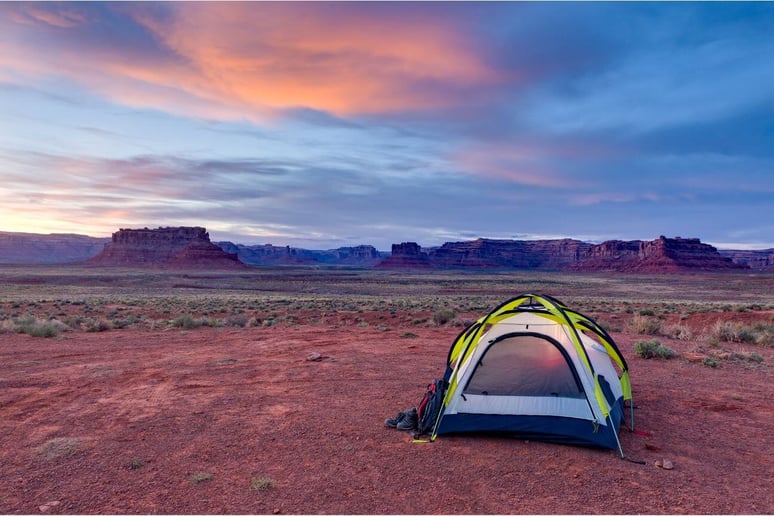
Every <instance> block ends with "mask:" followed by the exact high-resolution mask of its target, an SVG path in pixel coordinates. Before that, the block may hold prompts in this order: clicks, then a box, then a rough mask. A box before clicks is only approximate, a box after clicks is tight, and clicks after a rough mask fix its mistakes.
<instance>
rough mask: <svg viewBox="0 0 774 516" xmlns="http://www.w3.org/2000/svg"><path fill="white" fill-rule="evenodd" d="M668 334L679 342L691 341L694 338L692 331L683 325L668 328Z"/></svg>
mask: <svg viewBox="0 0 774 516" xmlns="http://www.w3.org/2000/svg"><path fill="white" fill-rule="evenodd" d="M666 334H667V335H669V336H670V337H672V338H673V339H677V340H691V339H692V338H693V333H692V332H691V329H690V328H689V327H687V326H683V325H682V324H675V325H673V326H670V327H668V328H667V329H666Z"/></svg>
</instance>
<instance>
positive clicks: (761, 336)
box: [752, 323, 774, 346]
mask: <svg viewBox="0 0 774 516" xmlns="http://www.w3.org/2000/svg"><path fill="white" fill-rule="evenodd" d="M752 331H753V334H754V335H755V344H757V345H759V346H774V324H765V323H758V324H756V325H754V326H753V328H752Z"/></svg>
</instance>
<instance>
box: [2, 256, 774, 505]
mask: <svg viewBox="0 0 774 516" xmlns="http://www.w3.org/2000/svg"><path fill="white" fill-rule="evenodd" d="M5 274H6V275H5V276H3V277H2V278H0V294H1V295H0V301H2V302H3V303H4V304H3V305H2V307H0V308H2V310H3V314H2V317H0V319H4V321H2V322H3V324H5V325H6V326H5V329H6V331H5V332H0V466H1V469H0V472H1V475H2V476H1V478H0V513H15V514H19V513H25V514H41V513H47V514H73V513H80V514H104V513H129V514H137V513H148V514H157V513H165V514H170V513H175V514H190V513H195V514H203V513H269V514H272V513H277V514H279V513H281V514H288V513H318V514H319V513H329V514H330V513H339V514H352V513H360V514H364V513H365V514H371V513H373V514H376V513H379V514H384V513H392V514H396V513H399V514H405V513H500V514H503V513H529V514H543V513H559V514H573V513H702V514H717V513H755V514H771V513H774V488H772V485H774V460H773V459H772V444H771V442H772V435H774V433H773V432H772V428H773V427H772V421H774V403H772V398H774V382H772V364H774V348H772V347H771V346H761V345H754V344H743V343H726V342H723V343H722V344H721V345H719V346H711V345H709V344H708V343H707V341H706V340H705V339H703V337H701V336H702V335H703V334H704V333H705V332H706V330H707V329H708V328H710V327H711V326H712V325H713V324H715V323H716V321H718V320H723V321H732V322H735V323H740V324H749V325H752V324H755V323H763V324H767V325H770V324H771V323H772V320H773V318H774V312H772V311H771V307H772V306H774V303H772V297H771V292H772V291H771V288H772V286H773V285H774V281H772V279H773V278H770V277H768V276H767V277H765V278H760V277H757V276H756V277H748V276H740V277H739V278H736V277H731V276H729V277H723V278H721V279H723V281H722V282H718V281H717V278H715V277H713V278H712V279H711V280H710V281H707V280H706V279H704V278H692V277H685V278H682V279H680V278H677V277H664V278H661V277H654V278H646V280H642V281H640V280H638V282H637V283H635V284H634V287H631V286H630V285H631V284H632V280H628V279H625V280H624V279H622V277H618V276H616V277H611V278H602V279H600V278H597V277H588V278H586V277H582V278H580V277H578V278H580V279H577V278H576V277H575V276H573V277H571V278H570V280H569V281H572V282H573V285H572V288H566V290H567V291H571V290H572V291H577V290H578V289H581V291H582V292H583V295H584V296H588V295H595V296H600V297H599V299H601V300H605V301H606V304H605V305H604V306H605V307H606V308H605V310H608V312H605V313H599V314H597V313H594V312H589V311H586V313H588V314H589V315H591V316H592V317H594V318H596V319H597V320H598V321H602V320H607V321H608V322H610V321H611V320H612V321H613V323H612V324H611V326H614V328H611V333H612V335H613V337H614V338H615V340H616V342H617V343H618V345H619V347H620V348H621V350H622V352H623V354H624V355H625V357H626V359H627V361H628V362H629V366H630V370H631V377H632V384H633V392H634V402H635V405H636V407H637V408H636V410H635V413H636V418H635V423H636V430H637V432H636V433H632V432H630V431H628V430H627V429H624V428H622V430H621V432H620V439H621V442H622V445H623V449H624V451H625V452H626V454H627V456H628V457H630V458H631V459H633V460H635V461H643V462H645V464H639V463H636V462H631V461H627V460H622V459H620V458H619V456H618V453H617V452H616V451H610V450H599V449H590V448H582V447H574V446H567V445H558V444H548V443H541V442H534V441H525V440H523V439H518V438H507V437H495V436H485V435H464V436H453V437H447V436H441V437H439V438H438V439H437V440H436V441H435V442H433V443H414V442H412V437H411V436H410V435H409V434H408V433H406V432H400V431H398V430H394V429H389V428H386V427H385V426H384V424H383V422H384V419H385V418H387V417H390V416H393V415H394V414H395V413H396V412H398V411H400V410H403V409H406V408H409V407H411V406H413V405H415V404H416V403H417V402H418V401H419V399H420V398H421V396H422V394H423V392H424V388H425V386H426V384H427V383H428V382H429V381H431V380H432V379H433V378H434V377H439V376H440V375H441V374H442V373H443V370H444V366H445V364H444V361H445V358H446V354H447V352H448V348H449V345H450V344H451V342H452V340H453V339H454V337H455V336H456V335H457V334H458V333H459V332H460V331H461V329H462V328H461V326H460V325H459V324H452V323H446V324H443V325H440V326H438V325H433V324H430V321H432V315H433V311H432V309H428V311H427V312H426V313H424V314H417V312H416V310H413V309H407V310H400V309H399V308H396V307H399V306H400V305H406V304H408V301H407V300H411V299H414V298H412V297H410V296H408V297H396V300H397V301H396V302H394V303H392V304H389V303H388V304H389V306H391V309H378V308H375V306H378V303H381V301H380V300H377V301H374V298H370V297H367V296H366V297H362V298H359V297H358V296H359V295H360V294H357V295H355V294H353V293H352V292H355V291H357V292H360V291H361V290H363V289H365V288H366V287H368V288H369V289H371V290H369V291H368V292H376V293H381V292H383V291H392V290H396V291H399V292H407V290H406V289H407V288H409V287H410V289H415V290H417V291H423V292H424V291H428V292H430V294H432V295H439V296H441V295H444V294H443V293H440V292H439V291H435V292H434V291H432V290H431V289H433V288H436V289H441V288H448V289H449V290H450V292H453V293H454V295H459V296H461V298H462V301H460V302H464V300H465V299H467V297H466V296H467V295H468V294H467V293H466V292H463V291H462V290H461V289H460V288H458V284H460V282H464V281H468V282H469V284H470V285H471V286H476V288H481V290H482V291H483V290H484V288H483V287H480V285H479V283H480V280H479V279H478V278H476V277H473V276H470V277H468V276H461V277H460V278H457V277H455V278H454V281H453V282H451V281H450V282H448V283H445V282H442V281H440V280H439V279H438V278H436V277H429V278H427V279H426V280H425V281H424V283H419V282H420V280H421V279H422V278H421V277H419V276H411V277H408V278H399V277H396V278H392V276H389V277H388V276H381V275H376V276H374V277H375V278H376V279H377V280H378V283H376V284H375V287H373V288H372V287H370V286H368V285H365V286H363V284H362V281H363V279H362V278H361V277H353V278H351V279H347V278H348V276H347V277H344V276H342V277H340V278H339V277H338V276H337V278H338V279H336V281H337V283H335V284H330V283H325V284H323V283H314V282H312V283H310V279H309V276H308V274H305V275H302V276H299V277H298V278H297V279H294V278H293V277H290V276H288V275H287V273H285V272H284V271H282V272H280V273H277V278H276V280H274V279H272V278H271V277H268V276H265V275H264V276H260V277H259V278H258V280H255V285H256V286H252V285H249V288H250V289H252V290H246V291H244V292H245V293H244V295H245V296H255V295H256V294H255V293H257V292H261V291H260V290H259V288H262V289H267V288H268V286H271V288H275V286H276V288H277V289H284V288H288V285H297V292H309V294H306V293H304V294H303V295H304V296H308V295H317V294H314V292H335V295H336V296H349V297H346V299H345V298H341V299H344V301H346V303H343V304H345V305H346V304H351V305H352V306H351V307H350V308H344V309H342V308H341V306H339V308H337V309H335V310H331V309H326V310H322V309H320V311H319V312H318V313H309V312H301V313H298V312H296V313H295V318H294V319H285V320H282V319H281V318H278V319H277V324H274V325H271V326H265V325H264V326H255V327H250V326H247V327H234V326H224V327H200V328H196V329H190V330H186V329H181V328H174V327H171V326H169V325H160V326H158V327H154V326H148V327H136V328H135V327H127V328H123V329H111V330H108V331H96V332H89V331H85V330H83V329H81V330H78V331H67V332H62V333H61V334H59V336H57V337H54V338H41V337H32V336H30V335H27V334H22V333H15V332H12V331H8V330H7V328H8V325H9V322H10V320H11V319H10V317H16V316H21V315H22V314H23V313H25V312H27V311H30V312H32V311H35V310H40V311H41V313H40V314H38V316H40V317H42V316H43V315H44V313H46V312H47V311H51V310H52V308H51V307H52V305H51V303H52V301H50V300H51V299H52V296H54V295H56V296H57V297H60V296H64V297H67V298H69V299H73V300H75V299H76V298H79V297H84V296H86V297H88V296H94V295H99V296H102V295H106V294H107V293H112V295H115V296H117V297H118V298H121V296H127V295H129V294H128V293H127V292H129V291H128V290H126V291H124V290H121V289H120V288H119V286H118V283H119V282H118V281H114V278H113V275H114V273H112V272H111V273H110V274H108V273H102V272H100V273H95V275H93V276H88V274H87V273H83V272H71V271H69V270H64V271H59V270H55V271H49V272H46V271H43V272H36V273H35V275H34V276H30V277H28V275H29V272H28V270H27V269H23V270H22V271H21V272H18V273H17V272H13V271H11V272H9V273H5ZM20 274H21V275H20ZM84 274H86V276H83V275H84ZM143 274H144V273H143ZM256 274H258V273H256ZM261 274H263V273H261ZM267 274H268V273H267ZM326 274H327V273H326ZM84 277H85V278H86V280H88V281H89V282H91V283H90V284H88V285H87V286H86V287H82V286H79V285H81V284H82V283H83V281H85V280H84ZM122 278H123V279H121V280H120V281H122V282H123V283H125V284H126V285H128V286H127V287H126V288H132V289H136V291H134V290H133V291H132V292H133V293H132V295H138V296H146V295H149V294H146V291H151V292H152V293H154V292H155V293H154V294H153V295H156V294H158V295H162V296H165V297H163V298H162V299H169V300H170V302H171V303H177V304H178V305H179V306H178V308H179V310H180V312H179V313H185V312H186V302H187V301H186V300H189V301H193V300H196V299H199V296H200V293H201V292H203V290H202V289H201V288H193V286H191V285H189V283H192V282H205V280H206V282H207V283H206V284H209V283H212V282H213V281H214V280H212V279H209V278H199V277H193V276H183V277H178V276H174V277H171V276H170V277H168V276H164V275H159V276H148V277H146V276H143V275H137V276H135V275H133V274H127V275H125V276H123V277H122ZM226 279H228V278H226ZM312 279H313V280H314V278H312ZM108 280H109V281H108ZM345 280H347V281H348V282H345ZM165 281H166V282H167V283H164V282H165ZM223 281H226V280H223ZM233 281H234V285H236V286H240V285H242V284H245V283H247V282H249V281H253V280H252V279H251V278H247V279H245V278H242V277H235V278H234V280H233ZM320 281H323V280H320ZM324 281H325V282H329V281H330V278H328V276H326V277H325V278H324ZM509 281H510V283H507V282H503V279H502V278H501V277H499V276H493V277H492V278H490V283H489V284H488V285H487V289H490V290H492V289H497V288H500V289H502V290H503V292H505V291H508V292H509V294H517V293H521V292H524V291H529V290H533V289H534V287H533V286H532V282H535V283H536V284H537V286H540V285H547V286H549V287H550V288H551V289H552V291H551V292H549V293H551V294H552V295H556V296H557V297H559V298H560V299H563V300H566V299H565V297H564V294H565V291H564V290H563V289H565V287H564V286H563V285H564V284H565V283H564V282H566V281H568V280H566V279H564V277H561V276H556V277H554V276H550V277H546V278H544V277H542V276H540V277H538V276H531V275H528V276H524V277H523V278H522V277H521V276H519V277H515V279H514V278H511V277H509ZM517 281H520V282H521V283H519V284H518V285H515V282H517ZM552 281H553V283H552ZM292 282H295V283H292ZM766 282H768V283H766ZM575 284H577V286H575ZM149 285H151V286H152V287H153V289H155V290H153V289H151V286H149ZM179 285H183V286H184V287H187V288H180V287H179ZM524 285H527V286H526V287H525V286H524ZM196 286H199V285H198V283H197V285H196ZM624 287H625V288H624ZM649 287H650V288H649ZM121 288H123V287H121ZM603 288H604V289H606V290H601V289H603ZM670 288H672V289H673V290H670ZM149 289H151V290H149ZM723 289H725V290H723ZM172 291H175V294H174V295H173V296H172V295H170V293H171V292H172ZM52 292H54V293H56V294H52ZM180 292H187V294H185V296H188V297H180V296H183V294H180ZM234 292H235V293H234V294H233V295H236V294H238V292H236V291H234ZM339 292H340V293H339ZM412 292H413V290H412ZM630 292H633V294H630ZM216 294H217V292H216ZM229 295H232V294H229ZM240 295H242V294H240ZM369 295H370V294H369ZM391 295H392V294H391ZM400 295H401V296H402V295H403V294H400ZM630 295H636V296H639V297H647V298H652V299H653V300H654V303H655V304H654V305H653V306H656V305H658V306H666V305H664V302H665V301H664V299H666V300H669V299H673V298H674V297H675V296H678V295H682V296H684V297H685V296H689V295H690V296H701V297H702V298H703V299H704V298H706V299H721V300H725V299H746V300H747V302H748V303H749V302H750V301H756V300H757V302H758V303H759V304H758V305H757V306H756V307H755V308H753V309H752V310H747V309H745V310H739V311H736V310H731V309H729V308H728V307H725V308H722V309H721V308H718V310H717V311H715V312H712V311H707V310H706V309H705V310H698V311H696V312H695V313H691V314H690V315H687V316H686V315H680V314H679V313H678V312H679V310H678V311H673V312H666V311H665V313H667V315H666V319H665V320H663V325H664V327H665V328H666V327H668V325H670V324H676V323H678V322H679V323H680V324H681V325H685V326H687V327H689V329H690V331H691V333H692V335H693V336H694V337H692V338H691V339H689V340H676V339H673V338H670V337H668V336H665V335H658V336H657V339H658V340H659V341H660V342H662V343H664V344H666V345H668V346H669V347H670V348H672V349H674V350H675V351H676V352H677V353H678V357H677V358H673V359H671V360H663V359H649V360H646V359H643V358H639V357H637V356H636V355H635V353H634V351H633V346H634V343H635V342H636V341H638V340H643V339H650V338H653V337H651V336H644V335H639V334H636V333H633V330H631V329H630V328H631V326H630V325H628V324H627V321H626V320H625V319H624V318H625V317H634V315H633V313H634V311H633V310H629V311H627V312H623V311H621V310H618V311H616V313H615V314H611V313H610V312H609V310H610V307H615V308H620V306H619V305H620V303H619V302H617V301H615V298H616V296H619V297H620V296H627V297H628V296H630ZM46 296H48V299H49V301H48V302H46V303H44V302H42V301H39V300H40V299H43V298H45V297H46ZM167 296H169V297H167ZM664 296H667V297H666V298H665V297H664ZM36 299H37V300H38V301H36ZM54 299H56V298H54ZM142 299H146V298H142ZM147 299H149V300H150V298H147ZM224 299H230V298H224ZM337 299H338V298H337ZM444 299H447V298H444ZM448 299H452V298H448ZM494 299H498V300H499V301H502V300H504V299H506V296H505V295H504V294H503V296H502V299H500V295H499V291H498V292H496V295H495V296H493V297H492V299H488V300H484V302H483V303H482V305H486V303H488V302H489V301H492V300H494ZM359 300H360V301H359ZM366 300H367V301H368V302H367V303H366V302H365V301H366ZM441 300H442V299H441V298H438V302H439V304H440V301H441ZM350 301H351V303H350ZM499 301H498V302H499ZM432 302H433V300H432V299H431V301H430V304H432ZM165 303H166V302H165ZM369 303H370V304H369ZM374 303H377V304H376V305H375V304H374ZM340 305H342V303H340ZM592 305H598V306H602V304H601V303H596V302H593V301H590V302H588V303H587V306H592ZM56 306H57V308H56V309H55V311H53V312H52V313H53V314H54V315H57V316H58V317H60V318H62V319H64V318H65V316H67V315H68V312H72V313H71V314H70V315H77V314H78V313H80V314H81V315H83V310H85V309H86V307H87V306H88V307H89V309H92V308H94V306H95V304H94V303H93V302H89V303H87V304H86V305H84V304H82V303H81V304H76V303H74V302H73V303H65V302H61V301H57V302H56ZM100 306H101V309H102V310H103V311H104V312H105V313H107V311H109V310H111V309H112V308H111V307H110V306H109V305H100ZM144 306H145V307H147V308H143V307H144ZM154 306H156V307H158V306H169V305H167V304H162V305H159V304H158V303H157V304H155V305H154V303H152V302H150V301H149V302H148V304H147V305H143V303H136V304H133V305H131V307H130V308H131V310H132V312H133V314H135V315H137V316H141V317H147V318H148V320H150V319H159V318H160V317H166V318H167V319H171V318H173V317H175V316H176V315H179V313H176V312H175V309H174V307H172V310H171V311H169V313H158V311H157V312H156V313H150V311H151V310H157V308H153V307H154ZM310 306H313V304H310ZM321 306H322V305H321ZM428 306H429V305H428ZM492 306H494V304H493V305H492ZM707 306H715V305H712V304H711V303H710V304H708V305H707ZM717 306H718V307H720V305H717ZM79 310H80V312H79ZM143 310H147V311H149V312H148V313H142V311H143ZM164 311H165V312H167V309H165V310H164ZM57 312H61V313H57ZM485 312H486V310H484V311H483V312H479V311H478V309H476V311H475V312H474V311H471V312H469V313H460V314H458V318H460V319H463V320H464V319H468V320H474V319H476V318H478V317H479V316H481V315H484V313H485ZM678 318H679V319H678ZM422 321H425V322H422ZM154 328H155V329H154ZM706 357H710V358H712V357H714V358H716V359H717V361H716V363H717V364H719V367H709V366H707V365H705V364H704V363H703V362H704V358H706ZM744 357H755V358H757V359H756V360H748V359H745V358H744ZM309 358H317V360H309ZM665 460H666V461H669V462H671V464H672V465H673V468H672V469H665V468H663V467H657V466H656V465H655V463H656V461H662V462H663V461H665Z"/></svg>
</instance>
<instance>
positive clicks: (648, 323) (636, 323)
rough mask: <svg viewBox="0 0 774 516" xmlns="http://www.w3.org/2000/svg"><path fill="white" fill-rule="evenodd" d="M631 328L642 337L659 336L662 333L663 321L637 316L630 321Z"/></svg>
mask: <svg viewBox="0 0 774 516" xmlns="http://www.w3.org/2000/svg"><path fill="white" fill-rule="evenodd" d="M629 327H630V328H631V330H632V331H633V332H634V333H638V334H640V335H657V334H658V333H659V332H660V331H661V321H659V320H658V319H653V318H650V317H645V316H642V315H635V316H634V317H632V319H631V321H629Z"/></svg>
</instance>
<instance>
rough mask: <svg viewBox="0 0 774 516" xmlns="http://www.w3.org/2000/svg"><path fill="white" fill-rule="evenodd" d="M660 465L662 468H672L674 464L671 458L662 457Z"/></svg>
mask: <svg viewBox="0 0 774 516" xmlns="http://www.w3.org/2000/svg"><path fill="white" fill-rule="evenodd" d="M661 467H662V468H664V469H674V467H675V465H674V464H672V461H671V460H669V459H664V461H663V462H662V463H661Z"/></svg>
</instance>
